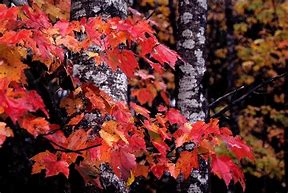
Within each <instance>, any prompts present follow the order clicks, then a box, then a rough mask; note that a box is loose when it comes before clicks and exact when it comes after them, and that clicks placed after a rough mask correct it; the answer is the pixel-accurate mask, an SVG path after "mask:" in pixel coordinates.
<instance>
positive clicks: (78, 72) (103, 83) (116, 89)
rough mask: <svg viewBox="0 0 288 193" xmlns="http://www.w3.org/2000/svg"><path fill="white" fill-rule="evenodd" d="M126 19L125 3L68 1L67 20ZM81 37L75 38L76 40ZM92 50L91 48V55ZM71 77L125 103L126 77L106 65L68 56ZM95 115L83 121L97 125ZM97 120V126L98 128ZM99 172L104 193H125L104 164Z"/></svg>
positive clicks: (118, 1)
mask: <svg viewBox="0 0 288 193" xmlns="http://www.w3.org/2000/svg"><path fill="white" fill-rule="evenodd" d="M95 16H102V17H103V18H108V17H116V16H117V17H121V18H125V17H127V3H126V1H125V0H72V1H71V20H78V19H80V18H82V17H95ZM81 36H85V35H84V34H80V35H79V37H78V38H79V39H81ZM93 49H97V47H95V48H91V50H92V51H93ZM72 61H73V75H74V76H77V77H78V78H79V79H80V80H82V81H84V82H93V83H94V84H95V85H96V86H98V87H99V88H100V89H102V90H103V91H105V92H106V93H107V94H109V95H110V96H112V97H113V98H114V99H115V100H118V101H125V102H127V87H128V86H127V85H128V84H127V77H126V76H125V74H124V73H123V72H121V71H120V69H117V70H116V71H115V72H113V71H112V70H111V69H110V68H109V67H108V65H107V64H105V63H102V64H101V65H97V66H96V64H95V62H94V60H90V59H89V58H88V56H87V55H85V53H83V54H80V55H72ZM98 117H99V115H98V114H97V113H95V114H93V113H92V114H86V115H85V118H86V119H87V120H88V121H89V124H91V126H93V125H97V124H99V120H98V119H99V118H98ZM101 122H102V121H101V120H100V124H101ZM99 170H100V181H101V183H102V185H103V187H104V189H105V190H107V191H109V192H115V193H127V192H128V189H127V187H126V184H125V182H123V181H122V180H121V179H119V178H118V177H117V176H116V175H115V174H114V173H113V172H112V170H111V168H110V167H109V166H108V165H107V164H102V165H101V166H100V168H99ZM86 191H87V193H92V192H95V188H94V189H93V187H92V188H91V186H88V187H87V190H86Z"/></svg>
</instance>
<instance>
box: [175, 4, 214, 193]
mask: <svg viewBox="0 0 288 193" xmlns="http://www.w3.org/2000/svg"><path fill="white" fill-rule="evenodd" d="M206 23H207V0H181V1H180V2H179V21H178V39H177V51H178V53H179V54H180V56H181V57H182V58H183V60H184V62H181V63H180V64H179V65H178V66H177V69H176V79H177V83H176V84H177V86H176V88H177V101H176V105H177V107H178V108H179V109H180V110H181V112H182V113H183V114H184V115H185V116H186V118H188V119H189V120H190V121H191V122H195V121H197V120H205V110H204V106H205V103H206V101H205V98H204V96H203V93H202V86H201V81H202V78H203V75H204V72H205V70H206V66H205V62H206V51H205V49H206V47H205V41H206V38H205V31H206ZM201 163H202V164H201V166H200V169H199V170H193V171H192V173H191V176H190V179H189V182H188V186H186V185H184V186H186V187H184V189H185V190H184V191H185V192H188V193H202V192H203V193H207V192H208V174H209V172H208V166H207V164H206V163H205V162H204V163H203V161H201ZM181 192H183V190H181Z"/></svg>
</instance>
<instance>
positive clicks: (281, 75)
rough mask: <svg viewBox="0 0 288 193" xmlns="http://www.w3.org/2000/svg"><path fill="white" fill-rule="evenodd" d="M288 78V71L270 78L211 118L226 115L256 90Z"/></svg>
mask: <svg viewBox="0 0 288 193" xmlns="http://www.w3.org/2000/svg"><path fill="white" fill-rule="evenodd" d="M286 76H288V71H287V72H285V73H282V74H280V75H278V76H275V77H272V78H269V79H268V80H265V81H263V82H261V83H260V84H258V85H257V86H255V87H253V88H251V89H250V90H249V91H248V92H247V93H246V94H244V95H242V96H241V97H239V98H238V99H236V100H234V101H232V102H231V103H230V104H229V105H226V106H225V107H223V108H222V109H221V110H220V111H219V112H217V113H215V114H214V115H213V116H211V118H216V117H219V116H220V115H222V114H223V113H225V112H226V111H228V110H229V108H230V107H231V106H233V105H235V104H237V103H239V102H241V101H243V100H244V99H246V98H247V97H248V96H250V95H251V94H253V93H254V92H255V91H256V90H258V89H259V88H261V87H263V86H265V85H267V84H269V83H271V82H273V81H275V80H278V79H280V78H283V77H286Z"/></svg>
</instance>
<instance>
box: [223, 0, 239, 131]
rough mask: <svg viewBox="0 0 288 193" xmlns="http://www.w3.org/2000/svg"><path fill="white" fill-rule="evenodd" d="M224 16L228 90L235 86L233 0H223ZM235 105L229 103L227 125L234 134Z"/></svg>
mask: <svg viewBox="0 0 288 193" xmlns="http://www.w3.org/2000/svg"><path fill="white" fill-rule="evenodd" d="M225 17H226V27H227V33H226V42H227V59H226V63H227V66H228V67H227V72H228V75H227V83H228V85H227V87H228V91H229V90H231V88H235V84H234V72H235V59H236V52H235V37H234V29H233V26H234V15H233V2H232V0H225ZM229 101H233V95H232V96H231V97H229ZM237 112H238V110H237V107H236V106H235V105H231V108H230V120H229V125H230V128H231V130H232V132H233V134H234V135H237V134H239V128H238V123H237Z"/></svg>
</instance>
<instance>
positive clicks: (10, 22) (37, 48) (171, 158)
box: [0, 4, 253, 188]
mask: <svg viewBox="0 0 288 193" xmlns="http://www.w3.org/2000/svg"><path fill="white" fill-rule="evenodd" d="M75 32H78V33H85V34H86V36H85V38H84V39H82V40H81V41H80V40H78V39H77V38H76V37H75ZM119 45H122V46H119ZM132 45H137V49H136V50H135V49H133V50H135V51H132V50H130V47H131V46H132ZM91 46H94V47H95V46H96V47H97V48H98V49H97V51H95V52H92V51H89V52H85V51H86V50H88V48H89V47H91ZM64 49H68V50H70V51H72V52H81V53H86V54H87V55H88V56H89V57H91V58H94V59H95V61H96V63H97V64H99V63H101V62H103V61H104V62H106V63H107V64H108V65H109V66H110V67H111V68H112V69H113V70H115V69H116V68H120V69H121V70H122V71H123V72H124V73H125V74H126V75H127V76H128V77H129V78H130V77H132V76H133V75H134V72H135V70H136V69H138V58H142V59H144V61H146V62H147V63H148V64H150V65H151V67H152V68H158V69H159V67H160V68H161V66H162V65H164V64H168V65H170V66H171V67H172V68H174V66H175V63H176V60H177V59H178V58H179V57H178V55H177V54H176V53H175V52H173V51H171V50H169V49H168V48H167V47H165V46H164V45H161V44H159V43H158V41H157V39H156V37H155V36H154V32H153V30H152V29H151V28H150V26H149V23H148V21H145V20H139V19H137V20H135V19H132V18H129V19H126V20H121V19H119V18H110V19H107V20H102V19H101V18H99V17H98V18H89V19H82V20H81V21H72V22H68V21H65V20H59V21H57V22H56V23H54V24H53V23H52V22H51V21H50V20H49V18H48V16H47V15H45V14H44V13H43V12H42V11H41V10H40V8H39V7H38V6H37V4H34V5H33V9H31V8H30V7H28V6H23V7H12V8H7V7H6V6H4V5H0V51H1V50H3V51H4V50H5V52H3V53H6V54H3V53H1V54H0V63H1V65H0V78H1V79H0V97H1V98H0V99H1V100H0V101H1V102H0V114H1V120H2V119H3V121H5V120H6V119H8V118H10V119H11V120H12V121H13V123H14V124H16V123H18V124H19V126H20V127H21V128H23V129H25V130H26V131H27V132H29V133H30V134H31V135H33V136H34V137H37V136H41V137H44V138H46V139H47V140H49V142H50V143H51V145H52V146H53V147H54V151H53V152H50V151H48V150H47V151H45V152H42V153H39V154H37V155H35V156H34V157H32V160H33V161H35V163H34V165H33V168H32V173H33V174H34V173H39V172H41V170H43V169H45V170H46V176H53V175H57V174H59V173H63V174H64V175H65V176H66V177H68V176H69V166H70V165H71V164H72V163H75V162H76V159H77V157H79V156H81V157H82V158H83V160H82V161H81V162H80V164H76V166H75V168H76V169H77V170H78V171H79V173H80V174H81V175H82V176H83V178H84V179H85V180H86V181H87V182H92V183H96V184H99V183H98V181H97V176H98V170H97V169H95V168H98V167H99V166H100V164H102V163H108V164H109V165H110V166H111V167H112V169H113V171H114V172H115V174H116V175H118V176H119V177H121V178H122V179H125V180H127V179H128V178H129V177H130V178H134V176H147V175H148V173H149V172H152V173H153V174H154V175H155V176H156V177H158V178H160V177H161V176H162V174H163V173H164V171H169V172H170V173H171V175H172V176H174V177H177V176H178V175H179V174H180V173H182V174H184V176H185V177H188V176H189V174H190V172H191V170H192V169H197V168H198V167H199V164H198V161H199V159H204V160H206V161H207V162H209V161H212V165H211V166H212V172H214V173H215V174H216V175H218V176H219V177H220V178H223V179H224V180H225V182H226V184H227V185H228V184H229V182H230V181H231V180H232V179H233V180H234V182H237V181H239V182H240V183H241V185H242V187H243V188H245V184H244V176H243V173H242V171H241V170H240V169H239V167H238V166H237V165H238V164H239V162H240V160H241V159H243V158H245V157H247V158H249V159H253V155H252V153H251V150H250V148H249V147H248V146H247V145H246V144H245V143H244V142H243V141H241V140H240V138H239V137H233V136H232V133H231V132H230V130H229V129H227V128H219V125H218V121H217V120H211V121H210V122H209V123H205V122H202V121H199V122H196V123H193V124H192V123H189V122H188V121H187V120H186V119H185V117H183V116H182V115H181V114H180V113H179V111H178V110H176V109H167V108H165V107H162V106H160V107H159V113H158V114H156V116H155V117H153V118H152V117H151V116H150V112H149V111H148V110H147V109H145V108H144V107H141V106H138V105H137V104H135V103H131V105H130V106H131V107H132V109H133V110H134V111H135V113H137V114H140V115H142V116H143V117H142V118H140V119H139V118H137V117H133V116H132V114H131V112H130V109H129V107H128V106H127V104H125V103H124V102H116V101H114V100H112V99H111V97H110V96H108V95H107V94H105V93H104V92H103V91H101V90H99V89H98V88H97V87H95V86H93V85H90V84H85V83H83V84H80V86H78V87H77V88H75V89H74V91H73V92H72V93H71V94H70V95H68V96H67V97H65V98H64V99H63V100H62V101H61V103H60V106H61V107H62V108H64V109H65V110H66V112H67V115H68V118H69V120H68V122H67V124H66V125H64V126H61V127H60V126H59V125H55V124H51V123H50V122H49V113H48V112H47V111H46V110H45V107H44V104H43V101H42V99H41V97H40V96H39V95H38V94H37V93H36V92H35V91H28V90H26V89H25V87H24V86H25V84H26V82H25V75H24V69H26V68H28V67H27V66H26V65H25V64H23V63H22V59H25V58H26V57H27V55H29V54H31V53H32V55H31V56H32V57H33V60H37V61H40V62H42V63H44V64H45V65H46V66H47V67H48V69H49V73H53V71H55V70H56V69H57V68H58V67H59V66H61V65H63V55H64ZM2 65H3V66H5V67H4V68H3V67H2V68H1V66H2ZM16 65H19V66H16ZM15 71H16V72H15ZM10 72H11V73H10ZM12 72H13V73H12ZM138 74H139V73H138ZM143 76H144V75H143V74H142V75H141V76H139V77H140V78H142V79H145V77H143ZM145 76H146V78H147V79H150V78H149V77H148V75H145ZM154 86H155V85H154ZM147 88H148V86H147ZM154 89H155V88H154ZM148 90H149V89H148ZM139 92H140V91H139ZM145 92H146V91H145ZM149 94H150V95H153V92H151V91H150V90H149V91H147V92H146V95H149ZM147 102H148V103H150V100H149V101H147ZM141 103H142V104H144V101H142V102H141ZM94 112H98V113H99V114H100V116H101V117H100V119H101V120H106V121H104V122H103V123H101V129H100V130H99V131H95V129H94V128H87V127H84V126H83V124H81V122H83V121H84V120H86V121H87V120H88V119H89V118H87V117H86V115H91V114H93V113H94ZM32 113H33V114H32ZM43 113H44V114H43ZM41 114H42V115H43V116H42V117H41ZM37 115H38V116H37ZM44 115H45V116H46V117H44ZM107 117H110V118H109V119H105V118H107ZM175 126H177V128H178V129H177V131H176V132H173V130H172V129H171V128H172V127H175ZM66 127H72V128H73V129H72V130H73V132H72V133H71V134H70V135H69V136H65V135H64V130H65V128H66ZM12 136H13V132H12V131H11V129H9V128H8V127H6V124H5V123H4V122H1V127H0V144H2V143H3V142H4V141H5V139H6V137H12ZM144 137H145V140H144ZM171 143H172V144H174V145H171ZM186 143H192V144H194V146H195V147H194V148H193V150H191V149H190V150H184V151H182V152H180V155H177V151H176V150H177V148H180V147H182V146H184V145H185V144H186ZM169 144H170V145H169ZM217 148H218V149H219V148H225V149H227V152H229V153H230V154H229V155H230V156H228V155H221V154H219V153H218V152H217V151H216V149H217ZM136 158H138V159H136ZM234 158H235V160H234ZM136 160H137V161H136Z"/></svg>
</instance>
